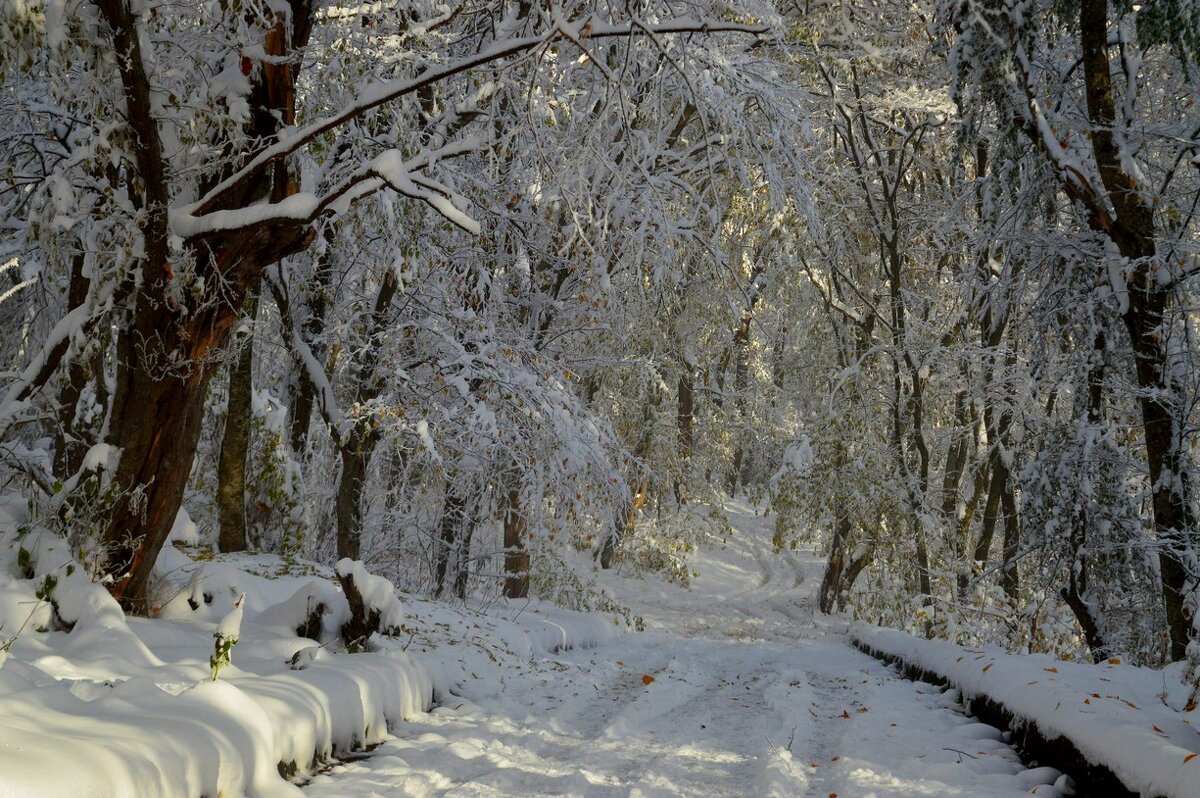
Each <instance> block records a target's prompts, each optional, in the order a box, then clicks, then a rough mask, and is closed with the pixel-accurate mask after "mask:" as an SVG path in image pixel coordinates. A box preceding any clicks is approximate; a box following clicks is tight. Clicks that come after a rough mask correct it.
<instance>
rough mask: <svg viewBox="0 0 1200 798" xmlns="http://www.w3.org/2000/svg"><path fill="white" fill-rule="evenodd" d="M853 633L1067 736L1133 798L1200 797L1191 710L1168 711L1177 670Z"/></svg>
mask: <svg viewBox="0 0 1200 798" xmlns="http://www.w3.org/2000/svg"><path fill="white" fill-rule="evenodd" d="M852 636H853V638H854V640H855V641H856V642H857V643H859V644H860V645H862V646H864V647H866V648H868V649H870V650H872V651H874V652H880V653H883V654H886V655H890V656H892V657H897V658H899V659H901V660H902V661H903V662H904V663H906V664H908V665H910V666H914V667H916V668H919V669H921V670H924V671H927V672H929V673H931V674H936V675H938V676H941V677H942V678H944V679H946V681H948V682H949V683H950V684H952V685H953V686H955V687H957V688H958V690H960V691H961V692H962V694H963V696H964V697H965V698H967V699H968V700H971V699H976V698H986V699H990V700H991V701H993V702H995V703H998V704H1000V705H1001V706H1002V707H1003V708H1004V709H1005V710H1007V711H1008V712H1009V713H1011V714H1012V715H1014V716H1015V717H1016V718H1017V720H1018V722H1023V723H1025V724H1029V725H1031V726H1033V727H1036V730H1037V732H1038V733H1039V734H1040V735H1041V736H1042V737H1044V738H1046V739H1047V740H1051V741H1053V740H1055V739H1058V738H1065V739H1067V740H1069V741H1070V743H1071V744H1072V745H1073V746H1074V748H1075V749H1076V750H1077V751H1078V752H1079V753H1080V754H1081V755H1082V756H1083V757H1084V758H1085V759H1086V760H1087V762H1089V763H1091V764H1092V765H1096V766H1101V767H1105V768H1107V769H1108V770H1110V771H1112V773H1113V774H1114V775H1115V776H1116V777H1117V778H1118V779H1119V780H1120V781H1121V782H1122V783H1123V784H1124V785H1125V786H1126V787H1127V788H1128V789H1129V790H1130V791H1131V792H1133V793H1136V794H1139V795H1145V796H1162V797H1163V798H1195V796H1197V795H1198V794H1200V787H1198V785H1200V756H1197V754H1200V732H1197V730H1196V729H1195V728H1194V727H1193V726H1192V725H1191V724H1192V722H1194V720H1195V719H1194V718H1193V717H1192V715H1193V714H1194V713H1189V712H1179V711H1176V710H1175V709H1172V708H1171V706H1169V705H1168V700H1169V698H1170V696H1168V695H1167V692H1168V690H1167V686H1168V685H1169V684H1172V683H1179V679H1178V675H1177V674H1170V673H1166V672H1164V671H1155V670H1151V669H1148V668H1136V667H1132V666H1128V665H1124V664H1122V663H1121V662H1120V661H1119V660H1116V659H1113V660H1110V661H1109V662H1108V663H1106V664H1103V665H1090V664H1080V663H1069V662H1061V661H1058V660H1055V659H1052V658H1050V657H1047V656H1044V655H1040V654H1034V655H1023V656H1016V655H1010V654H1006V653H1004V652H1003V651H1001V650H999V649H994V648H990V647H989V648H983V649H968V648H963V647H961V646H956V645H953V644H951V643H947V642H944V641H940V640H920V639H917V638H915V637H912V636H910V635H907V634H905V633H903V632H897V631H894V630H887V629H878V628H874V627H858V628H856V629H855V630H854V631H853V632H852ZM1175 667H1177V666H1175Z"/></svg>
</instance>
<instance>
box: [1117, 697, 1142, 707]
mask: <svg viewBox="0 0 1200 798" xmlns="http://www.w3.org/2000/svg"><path fill="white" fill-rule="evenodd" d="M1121 701H1122V702H1123V703H1125V704H1128V705H1129V706H1131V707H1133V708H1134V709H1137V708H1138V705H1137V704H1135V703H1133V702H1132V701H1126V700H1125V699H1124V698H1122V699H1121Z"/></svg>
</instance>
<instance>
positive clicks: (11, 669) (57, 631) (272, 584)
mask: <svg viewBox="0 0 1200 798" xmlns="http://www.w3.org/2000/svg"><path fill="white" fill-rule="evenodd" d="M185 523H186V522H185ZM4 526H5V527H8V526H10V525H9V524H4ZM22 551H24V553H23V554H22V553H21V552H22ZM159 568H160V574H159V577H160V579H159V586H160V588H161V589H163V590H164V591H166V593H167V595H166V596H165V598H166V601H164V603H163V605H162V607H161V609H160V617H158V618H154V619H144V618H127V617H126V616H125V615H124V613H123V612H122V611H121V609H120V607H119V606H118V605H117V603H116V602H115V601H114V600H113V599H112V597H111V596H109V594H108V592H107V591H106V590H105V589H104V588H103V587H102V586H100V585H95V584H93V583H92V582H91V581H90V580H89V579H88V578H87V577H86V575H85V574H84V572H83V569H81V568H79V567H77V566H76V565H75V564H74V563H72V561H71V558H70V557H69V555H68V553H67V551H66V549H65V547H64V546H63V544H62V542H61V541H60V540H59V539H58V538H56V537H54V536H52V535H49V534H44V533H38V532H29V531H28V530H27V529H26V531H25V532H24V533H23V534H18V533H17V532H16V531H15V528H14V529H11V530H9V529H0V640H11V646H10V649H9V652H8V655H7V656H6V657H4V659H3V662H2V663H0V717H3V718H4V724H3V725H2V726H0V797H3V796H35V795H36V796H38V797H39V798H55V796H65V797H68V798H88V797H89V796H96V797H97V798H101V797H103V798H124V797H125V796H128V797H129V798H151V797H152V796H202V795H203V796H216V795H222V796H227V797H228V798H235V796H243V795H245V796H254V797H255V798H275V797H276V796H298V795H301V794H302V793H301V792H300V790H299V788H298V787H297V786H296V785H295V784H294V783H292V782H291V781H289V780H288V779H286V778H284V775H282V774H286V775H288V776H301V777H302V776H304V775H305V774H308V773H310V772H312V771H313V770H315V769H316V768H317V767H319V766H320V765H322V764H323V763H325V762H327V761H329V760H330V759H332V758H333V757H336V756H338V755H340V754H342V753H345V752H349V751H351V750H354V749H358V748H362V747H364V746H368V745H373V744H376V743H380V742H383V741H384V740H386V739H389V737H390V735H389V731H388V730H389V728H390V727H394V726H395V725H396V724H398V723H399V722H400V721H401V720H404V719H406V718H409V717H412V716H414V715H416V714H418V713H421V712H424V711H426V710H427V709H428V708H429V706H430V705H431V703H432V693H433V680H432V679H431V678H430V676H429V674H428V672H427V671H426V668H425V667H423V666H421V665H418V664H417V663H415V662H413V661H412V660H411V659H410V658H409V657H408V656H407V655H406V654H405V653H403V652H402V651H389V652H386V653H375V654H355V655H346V654H335V653H331V652H330V649H331V648H332V646H327V647H326V648H324V649H323V648H321V647H319V645H318V642H319V641H316V640H312V639H308V638H304V637H301V636H299V634H298V631H297V629H298V628H300V627H302V626H303V625H304V624H305V622H306V621H307V619H308V618H309V616H310V614H311V613H310V611H311V610H312V609H313V607H314V606H316V605H321V606H322V608H323V614H322V616H321V617H322V619H323V623H322V624H321V625H320V626H318V627H317V628H318V629H319V633H317V634H316V636H317V637H323V638H326V642H330V643H331V642H333V641H334V639H335V636H336V633H335V632H333V633H331V631H330V630H333V629H336V628H337V626H338V624H339V622H340V615H341V614H343V613H344V611H345V606H344V605H345V598H344V597H343V596H341V594H340V592H339V591H338V589H337V587H336V586H335V585H334V584H332V583H331V582H330V581H329V579H328V576H327V575H326V574H322V573H319V572H318V571H317V570H316V569H315V568H308V569H307V570H309V571H311V573H310V574H308V575H288V574H273V575H268V574H272V571H281V570H285V568H284V565H283V564H282V563H280V561H278V560H277V559H276V558H269V557H258V558H252V557H245V558H241V559H240V560H239V561H235V562H205V563H200V562H195V561H193V560H192V559H190V558H189V557H187V556H186V555H184V554H183V553H182V552H180V551H179V550H176V549H174V548H168V550H167V551H166V552H165V553H164V557H163V558H162V560H160V562H159ZM250 570H257V571H258V572H259V573H257V574H256V573H250ZM48 586H49V589H47V588H48ZM39 593H40V594H41V595H40V596H39ZM243 594H244V595H245V597H246V598H245V604H244V607H243V608H242V613H244V616H243V617H242V618H240V619H239V618H237V616H238V614H239V612H238V611H233V612H231V610H233V607H234V602H235V601H236V599H237V597H238V596H240V595H243ZM393 600H394V597H393ZM223 619H224V620H223ZM222 623H224V627H222ZM234 626H239V627H240V629H238V630H235V629H234ZM222 628H223V631H224V632H225V633H226V636H227V637H228V636H230V635H231V634H235V633H236V636H237V637H238V638H239V642H238V643H237V645H235V646H234V647H233V649H232V663H231V664H230V665H227V666H225V668H224V669H222V670H221V671H220V679H219V681H214V680H213V677H212V671H211V669H210V666H209V657H210V656H211V655H212V653H213V644H214V633H215V632H218V631H222Z"/></svg>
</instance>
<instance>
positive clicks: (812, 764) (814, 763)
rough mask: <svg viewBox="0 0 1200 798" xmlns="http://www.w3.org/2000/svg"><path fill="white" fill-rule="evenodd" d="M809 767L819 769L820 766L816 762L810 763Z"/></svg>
mask: <svg viewBox="0 0 1200 798" xmlns="http://www.w3.org/2000/svg"><path fill="white" fill-rule="evenodd" d="M808 766H809V767H810V768H815V767H819V765H818V764H817V763H816V762H809V763H808Z"/></svg>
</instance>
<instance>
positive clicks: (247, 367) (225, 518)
mask: <svg viewBox="0 0 1200 798" xmlns="http://www.w3.org/2000/svg"><path fill="white" fill-rule="evenodd" d="M245 312H246V318H247V319H249V320H250V322H251V324H253V322H254V320H255V318H256V317H257V315H258V291H257V289H254V288H252V289H251V290H250V291H249V292H248V293H247V296H246V306H245ZM228 370H229V394H228V401H227V402H226V410H225V434H224V436H223V437H222V438H221V455H220V457H219V459H218V460H217V520H218V523H219V524H220V527H221V528H220V532H219V534H218V538H217V546H218V547H219V548H220V549H221V551H223V552H231V551H245V550H246V456H247V454H248V452H249V450H250V421H251V418H252V415H251V410H250V407H251V395H252V393H253V391H254V384H253V379H254V373H253V371H254V333H253V332H250V333H248V334H247V335H246V337H245V340H244V341H242V342H241V347H240V351H239V352H238V357H237V360H236V361H235V362H233V363H230V364H229V369H228Z"/></svg>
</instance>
